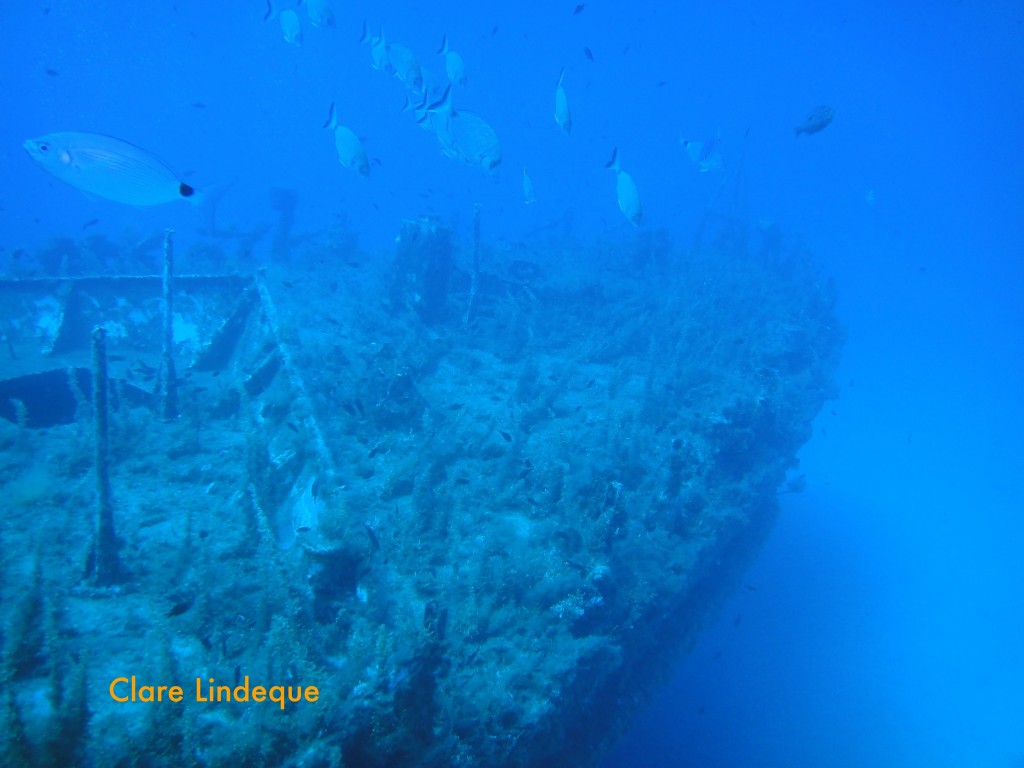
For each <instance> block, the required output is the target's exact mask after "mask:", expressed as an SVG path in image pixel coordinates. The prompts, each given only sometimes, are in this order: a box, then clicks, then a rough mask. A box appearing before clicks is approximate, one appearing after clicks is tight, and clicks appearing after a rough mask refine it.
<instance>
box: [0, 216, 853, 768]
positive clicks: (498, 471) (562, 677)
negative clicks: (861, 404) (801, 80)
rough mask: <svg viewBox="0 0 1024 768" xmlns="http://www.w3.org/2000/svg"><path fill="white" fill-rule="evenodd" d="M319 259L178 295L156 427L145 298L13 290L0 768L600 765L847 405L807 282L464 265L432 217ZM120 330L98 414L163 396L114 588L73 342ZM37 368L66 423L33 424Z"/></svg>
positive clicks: (127, 466) (640, 253) (131, 429)
mask: <svg viewBox="0 0 1024 768" xmlns="http://www.w3.org/2000/svg"><path fill="white" fill-rule="evenodd" d="M308 247H309V249H310V254H309V255H308V256H309V258H306V259H305V260H303V261H302V262H296V264H295V265H294V266H291V267H288V268H282V267H271V268H269V269H267V270H266V271H264V272H262V273H260V274H256V275H252V276H247V277H243V278H230V279H228V278H224V279H223V280H221V279H207V280H205V281H204V280H193V281H191V282H190V281H188V280H182V281H179V282H178V283H177V286H176V291H177V298H176V301H175V308H176V317H175V329H176V337H175V344H176V349H175V353H176V355H177V370H178V372H179V378H178V398H177V399H178V409H179V414H178V416H177V418H176V419H173V420H170V421H167V420H165V419H162V418H161V417H160V414H159V412H158V411H159V409H158V408H157V407H156V405H155V403H154V398H155V395H154V394H153V393H154V392H155V386H156V381H157V380H158V379H159V375H158V371H159V367H160V363H159V360H160V357H159V354H158V353H159V350H160V347H159V339H158V336H159V333H158V330H157V329H158V327H159V323H158V322H157V318H158V316H159V312H160V291H159V281H154V282H153V285H152V286H150V287H149V288H145V287H143V286H141V284H138V286H137V291H136V292H135V293H132V292H131V291H126V290H120V289H116V285H115V289H110V290H108V289H107V288H106V287H104V288H102V290H100V289H99V288H97V285H91V286H90V285H86V284H83V283H81V282H77V283H75V284H74V285H71V286H70V287H65V288H64V289H62V290H56V289H54V287H53V286H52V285H47V286H45V287H44V286H36V288H35V289H27V288H26V286H25V285H24V284H20V285H18V286H13V285H7V286H0V290H7V291H8V292H16V291H22V295H21V299H19V300H18V301H5V303H4V307H5V310H4V311H6V312H8V316H6V317H4V318H2V321H3V322H4V328H5V333H6V334H7V337H8V339H9V342H10V348H9V349H0V355H3V356H7V355H10V360H11V362H10V364H8V363H7V362H5V363H4V368H3V369H0V372H2V373H3V374H4V375H3V376H0V378H2V379H3V382H0V386H2V387H4V389H3V392H4V393H5V402H4V403H0V415H2V416H4V417H5V419H4V420H0V473H2V475H0V477H2V481H3V483H4V494H3V495H4V498H5V503H4V507H5V511H4V515H3V528H2V537H3V538H2V542H0V543H2V569H3V570H2V573H3V588H2V601H3V602H2V605H0V609H2V611H3V615H2V618H3V627H4V643H3V659H2V663H3V674H4V677H5V682H6V684H5V685H4V686H3V688H4V693H3V702H2V706H3V710H2V717H3V723H2V725H0V732H2V733H3V734H4V736H3V738H4V740H5V741H4V745H3V749H4V750H5V754H4V757H5V759H8V760H21V761H25V762H27V763H28V764H31V763H47V762H48V763H49V764H74V763H80V764H92V765H115V764H124V765H128V764H139V765H181V764H197V765H227V764H253V765H256V764H264V765H278V764H281V765H296V766H298V765H303V766H315V765H347V766H393V765H419V766H451V765H477V766H487V765H494V766H497V765H502V766H509V765H511V766H515V765H522V766H544V765H559V766H565V765H580V764H589V763H592V762H594V761H595V760H596V759H597V758H598V757H599V756H600V754H601V753H602V751H603V750H604V749H606V748H607V747H608V746H609V745H610V743H611V741H612V740H613V739H614V737H615V736H616V735H617V734H619V733H620V732H621V731H622V729H623V728H624V727H625V726H626V725H628V723H629V721H630V719H631V717H632V716H633V714H634V713H635V712H636V710H637V708H638V707H639V706H640V705H641V704H642V703H643V702H645V701H646V700H647V699H648V695H649V693H650V692H651V691H652V690H653V689H654V687H655V686H656V685H657V684H658V683H660V682H661V681H662V680H663V678H664V676H665V674H666V673H667V671H668V670H669V669H670V665H671V663H672V662H673V661H674V660H675V659H677V658H678V656H679V655H680V654H681V653H682V652H684V651H685V650H686V649H687V648H688V647H689V645H690V644H691V643H692V641H693V640H694V639H695V637H696V636H697V634H698V633H699V631H700V630H701V628H702V627H703V626H704V625H706V623H707V622H708V620H709V618H710V617H712V616H713V615H714V612H715V610H716V609H717V607H718V605H719V604H720V602H721V600H722V599H723V598H724V597H725V596H726V595H728V594H729V593H730V591H731V590H732V589H733V588H734V587H735V585H736V584H737V582H738V580H739V579H740V577H741V575H742V573H743V570H744V569H745V567H746V566H747V565H748V564H749V562H750V560H751V558H752V556H753V554H754V553H755V552H756V550H757V548H758V547H759V546H760V544H761V542H762V541H763V540H764V537H765V536H766V535H767V533H768V531H769V529H770V527H771V523H772V520H773V517H774V515H775V511H776V492H777V490H778V488H779V487H780V485H781V484H782V483H783V482H784V481H785V479H786V472H787V470H788V469H791V468H792V467H793V466H794V465H795V454H796V451H797V450H798V449H799V447H800V446H801V445H802V444H803V443H804V442H805V441H806V440H807V439H808V437H809V436H810V434H811V421H812V419H813V417H814V416H815V414H816V413H817V412H818V410H819V409H820V408H821V405H822V403H823V402H824V401H825V400H826V399H827V398H829V397H831V396H833V385H832V382H831V376H832V374H833V372H834V368H835V364H836V360H837V356H838V351H839V347H840V343H841V333H840V332H839V331H838V329H837V327H836V321H835V318H834V316H833V297H832V295H831V293H830V289H829V288H828V287H827V286H825V285H823V284H822V282H821V281H820V279H819V278H818V276H817V275H816V273H815V272H814V270H813V269H812V268H811V267H810V266H809V264H808V263H807V262H806V260H805V259H804V258H803V257H800V256H786V257H782V256H779V255H777V254H775V255H771V254H761V255H758V256H753V255H746V256H739V257H737V256H736V255H729V257H728V259H726V258H725V256H723V255H722V254H715V253H702V254H696V255H688V256H685V257H684V256H682V255H679V254H676V253H673V252H671V251H669V250H667V249H666V250H664V251H663V252H662V251H657V249H655V251H654V252H649V251H645V250H643V249H641V250H636V249H635V248H634V247H633V246H630V247H628V248H627V247H613V246H608V245H602V246H600V247H590V248H583V247H563V248H561V249H560V250H558V251H556V255H552V252H551V251H548V252H546V253H544V254H543V255H538V254H536V253H534V252H532V251H531V250H530V249H528V248H527V247H526V246H522V245H501V246H492V247H486V246H483V247H481V249H480V250H479V251H478V252H477V254H476V256H477V258H476V259H475V260H474V259H472V258H470V257H469V256H467V255H465V254H463V253H460V252H459V251H458V250H457V249H456V248H455V246H454V244H453V238H452V236H451V234H450V233H449V232H448V231H447V230H445V229H444V228H443V227H441V226H440V225H438V224H437V223H436V222H428V221H418V222H408V223H407V224H406V225H405V227H404V228H403V231H402V233H401V237H400V241H399V244H398V248H397V251H396V253H395V254H387V255H382V256H379V257H373V258H369V257H355V256H352V255H349V256H347V257H342V256H341V255H339V254H336V253H333V252H331V251H330V249H327V248H326V247H324V248H323V249H322V251H323V252H322V253H321V252H315V249H316V248H317V247H319V246H314V245H310V246H308ZM474 262H475V264H476V265H477V266H475V267H474ZM309 264H316V265H318V266H316V268H315V269H313V268H309V267H308V266H304V265H309ZM58 282H59V281H58ZM104 285H105V284H104ZM26 290H28V291H29V294H25V293H24V292H25V291H26ZM32 290H36V291H37V294H38V295H32V294H31V291H32ZM72 294H75V295H78V297H79V299H78V300H79V304H78V305H75V306H77V307H78V309H77V310H75V311H76V312H77V313H78V315H77V316H67V315H66V312H67V311H70V310H67V305H66V304H63V305H62V304H61V297H62V296H63V297H66V296H68V295H72ZM46 296H55V297H56V298H54V299H53V300H52V301H51V300H48V299H45V297H46ZM62 307H63V308H64V309H63V311H62ZM72 309H74V307H72ZM47 313H48V314H47ZM43 315H46V317H47V318H49V320H48V321H47V322H49V323H50V324H51V326H53V327H51V326H46V327H44V326H43V325H40V323H41V321H40V320H39V318H40V317H42V316H43ZM58 315H59V318H58ZM33 317H35V321H33V320H32V318H33ZM115 322H116V324H117V327H118V329H120V330H119V331H118V333H119V334H120V333H121V331H123V335H119V336H117V339H118V340H119V341H118V344H119V345H120V346H117V347H116V348H115V349H114V350H112V353H111V354H112V356H113V357H115V358H116V359H115V360H114V363H113V364H112V367H111V376H112V380H111V391H112V392H115V393H121V394H125V393H127V392H130V391H133V390H138V391H139V392H140V393H142V394H143V395H145V394H147V393H148V394H149V395H150V397H146V396H140V397H129V396H127V395H125V396H121V397H114V398H112V402H113V405H114V409H113V411H112V412H111V414H110V419H109V430H110V434H109V439H110V451H109V457H110V459H109V460H110V466H109V474H110V483H111V489H112V491H111V493H112V504H113V509H114V521H115V527H116V534H117V539H118V542H119V544H118V551H117V557H118V558H119V564H120V570H119V573H120V574H121V576H120V579H119V581H118V583H116V584H115V585H113V586H106V585H96V584H95V583H94V580H91V579H90V578H89V572H88V567H89V559H90V553H91V552H92V550H93V538H94V526H95V519H96V505H97V502H96V492H95V487H96V483H95V481H94V479H93V473H94V471H95V467H94V462H95V456H96V453H95V451H94V445H93V437H94V436H93V426H92V425H93V423H94V421H93V419H92V413H91V410H92V405H91V397H90V387H89V385H88V380H89V379H88V371H89V365H88V354H87V349H88V348H87V343H88V333H89V330H91V326H92V325H94V324H96V325H104V324H106V325H111V324H113V323H115ZM133 322H134V325H133ZM54 324H56V325H57V326H60V328H61V329H62V330H61V333H60V334H58V333H57V328H56V326H54ZM64 326H67V327H66V328H65V327H64ZM33 334H34V335H33ZM48 340H49V341H48ZM55 340H61V341H60V343H57V344H54V343H53V341H55ZM48 344H49V346H47V345H48ZM78 370H81V371H83V373H82V374H77V373H75V371H78ZM68 371H71V373H68ZM40 375H44V376H51V377H56V378H57V379H60V378H61V376H63V377H64V378H63V379H61V381H63V382H64V383H63V384H60V383H58V384H56V385H55V386H56V388H57V390H59V393H58V394H56V395H54V396H53V399H54V402H56V401H58V400H59V401H60V402H61V403H63V406H62V408H63V410H62V411H61V413H62V414H63V415H62V416H61V417H60V418H49V415H52V414H49V411H48V410H47V408H46V407H45V406H39V405H32V406H30V405H29V404H26V402H27V399H29V395H28V393H29V392H30V391H33V386H32V383H31V382H32V379H31V378H30V377H33V376H40ZM40 407H41V408H42V410H38V409H39V408H40ZM48 414H49V415H48ZM133 677H134V683H133V682H132V678H133ZM122 678H123V680H122ZM197 680H198V686H199V687H198V689H197ZM175 685H177V686H179V687H180V689H181V690H180V698H181V700H180V701H173V700H169V699H168V697H170V695H171V693H172V692H173V690H172V686H175ZM147 686H152V688H147ZM159 686H167V688H166V689H165V690H163V691H158V687H159ZM257 686H263V687H265V688H267V689H268V692H267V697H268V698H274V699H278V698H280V699H283V701H281V702H278V701H269V700H268V701H262V702H257V701H253V698H254V697H258V693H257V691H256V687H257ZM278 687H279V688H278ZM311 687H315V688H316V689H317V690H316V694H315V695H314V696H312V698H314V699H315V700H310V688H311ZM157 693H159V694H160V697H161V698H162V699H163V700H162V701H155V702H154V701H145V700H144V699H145V698H146V697H147V696H155V695H157ZM133 697H134V698H135V699H139V700H135V701H133V700H132V698H133ZM240 697H246V698H248V699H249V700H248V701H246V702H238V701H229V700H228V699H236V698H240ZM293 698H297V699H299V700H297V701H293V700H291V699H293ZM118 699H128V700H126V701H120V700H118ZM197 699H198V700H197ZM211 699H212V700H211ZM218 699H219V700H218Z"/></svg>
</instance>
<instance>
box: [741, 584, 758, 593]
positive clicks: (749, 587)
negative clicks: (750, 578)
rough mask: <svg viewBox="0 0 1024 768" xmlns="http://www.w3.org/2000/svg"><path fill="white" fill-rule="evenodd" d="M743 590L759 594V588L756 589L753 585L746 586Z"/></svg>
mask: <svg viewBox="0 0 1024 768" xmlns="http://www.w3.org/2000/svg"><path fill="white" fill-rule="evenodd" d="M743 588H744V589H745V590H747V592H757V587H755V586H754V585H753V584H744V585H743Z"/></svg>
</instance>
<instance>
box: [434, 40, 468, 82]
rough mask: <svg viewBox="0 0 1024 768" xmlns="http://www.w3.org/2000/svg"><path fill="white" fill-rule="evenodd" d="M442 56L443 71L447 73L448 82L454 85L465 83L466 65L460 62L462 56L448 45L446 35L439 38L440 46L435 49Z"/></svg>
mask: <svg viewBox="0 0 1024 768" xmlns="http://www.w3.org/2000/svg"><path fill="white" fill-rule="evenodd" d="M437 52H438V53H439V54H441V55H442V56H444V71H445V72H446V73H447V75H448V82H450V83H452V84H454V85H465V84H466V66H465V64H463V63H462V57H461V56H459V54H457V53H456V52H455V51H453V50H451V49H450V48H449V47H448V36H447V35H445V36H444V37H442V38H441V47H440V48H439V49H438V51H437Z"/></svg>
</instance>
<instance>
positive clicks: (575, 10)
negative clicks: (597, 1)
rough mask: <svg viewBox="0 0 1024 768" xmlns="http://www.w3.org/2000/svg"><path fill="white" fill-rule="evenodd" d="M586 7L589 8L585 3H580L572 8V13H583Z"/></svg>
mask: <svg viewBox="0 0 1024 768" xmlns="http://www.w3.org/2000/svg"><path fill="white" fill-rule="evenodd" d="M586 8H587V6H586V5H585V4H583V3H580V4H579V5H577V6H576V7H575V8H573V9H572V15H573V16H579V15H580V14H581V13H583V11H585V10H586Z"/></svg>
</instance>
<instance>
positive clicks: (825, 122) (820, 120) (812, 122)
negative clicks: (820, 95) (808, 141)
mask: <svg viewBox="0 0 1024 768" xmlns="http://www.w3.org/2000/svg"><path fill="white" fill-rule="evenodd" d="M835 116H836V111H835V110H834V109H832V107H827V106H825V105H824V104H822V105H820V106H817V107H815V108H814V109H812V110H811V111H810V113H809V114H808V115H807V117H806V118H804V121H803V122H802V123H800V125H798V126H796V127H795V128H794V129H793V135H794V136H795V137H796V138H798V139H799V138H800V134H801V133H817V132H818V131H823V130H825V129H826V128H828V126H829V123H831V122H832V119H833V118H834V117H835Z"/></svg>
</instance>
